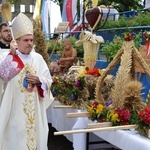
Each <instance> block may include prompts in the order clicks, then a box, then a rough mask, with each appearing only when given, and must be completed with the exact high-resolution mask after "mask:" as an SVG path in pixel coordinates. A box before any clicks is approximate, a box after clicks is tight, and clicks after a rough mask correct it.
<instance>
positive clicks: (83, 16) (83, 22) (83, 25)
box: [82, 0, 86, 30]
mask: <svg viewBox="0 0 150 150" xmlns="http://www.w3.org/2000/svg"><path fill="white" fill-rule="evenodd" d="M85 1H86V0H83V14H82V29H83V30H84V29H85Z"/></svg>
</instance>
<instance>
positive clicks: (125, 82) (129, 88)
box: [55, 37, 150, 136]
mask: <svg viewBox="0 0 150 150" xmlns="http://www.w3.org/2000/svg"><path fill="white" fill-rule="evenodd" d="M126 39H128V40H126ZM135 61H138V62H139V64H140V66H141V67H142V68H143V69H144V72H145V73H146V74H147V75H148V77H150V69H149V67H148V65H147V64H146V63H145V61H144V59H143V58H142V57H141V55H140V53H139V52H138V50H137V49H136V48H135V46H134V42H133V41H132V38H131V37H130V40H129V38H127V37H126V38H125V41H124V43H123V45H122V47H121V49H120V50H119V51H118V54H117V55H116V57H115V58H114V59H113V60H112V62H110V64H109V65H108V67H107V68H106V69H105V70H104V71H103V73H102V74H101V75H100V76H99V77H98V78H97V79H96V87H95V91H94V98H92V99H91V101H90V103H86V104H85V103H84V108H86V109H87V112H89V114H87V116H88V117H89V118H90V119H91V120H93V121H94V120H96V121H97V122H111V123H112V125H113V126H116V127H115V128H114V127H112V128H109V129H108V128H107V127H106V128H103V129H98V130H96V129H93V130H86V131H83V130H82V131H79V130H78V131H70V132H62V134H74V133H80V132H94V131H106V130H107V129H108V130H116V129H129V128H136V129H137V130H138V131H139V132H140V133H141V134H142V135H145V136H146V133H147V130H149V129H150V107H148V106H147V105H146V103H144V102H143V99H142V97H141V90H142V88H143V87H142V83H140V82H139V81H137V79H136V71H135ZM118 62H120V66H119V68H118V72H117V73H116V77H115V79H114V80H113V86H112V87H111V88H110V90H109V98H108V99H107V100H111V103H107V105H106V101H105V97H104V95H103V92H102V91H103V85H104V83H105V79H106V78H107V77H108V74H109V73H110V72H111V71H112V70H113V68H114V67H115V65H117V64H118ZM84 96H85V95H84ZM107 102H108V101H107ZM78 117H80V116H79V115H78ZM122 125H123V126H122ZM60 134H61V133H59V134H55V135H60Z"/></svg>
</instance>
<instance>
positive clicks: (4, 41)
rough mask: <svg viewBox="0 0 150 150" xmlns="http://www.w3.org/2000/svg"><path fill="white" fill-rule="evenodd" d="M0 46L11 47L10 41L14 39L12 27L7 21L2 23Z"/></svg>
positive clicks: (0, 26)
mask: <svg viewBox="0 0 150 150" xmlns="http://www.w3.org/2000/svg"><path fill="white" fill-rule="evenodd" d="M0 37H1V39H0V48H1V49H10V42H11V40H12V37H11V32H10V28H9V26H8V25H7V23H5V22H4V23H1V24H0Z"/></svg>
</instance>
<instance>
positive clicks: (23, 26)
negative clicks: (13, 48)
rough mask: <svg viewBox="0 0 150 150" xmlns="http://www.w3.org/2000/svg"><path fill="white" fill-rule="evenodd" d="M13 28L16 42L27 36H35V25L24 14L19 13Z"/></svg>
mask: <svg viewBox="0 0 150 150" xmlns="http://www.w3.org/2000/svg"><path fill="white" fill-rule="evenodd" d="M11 27H12V32H13V36H14V39H15V40H16V39H18V38H19V37H21V36H24V35H27V34H31V35H33V24H32V22H31V20H30V19H29V18H28V17H27V16H26V15H25V14H23V13H19V14H18V16H17V17H15V18H14V20H13V21H12V26H11Z"/></svg>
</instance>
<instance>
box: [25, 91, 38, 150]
mask: <svg viewBox="0 0 150 150" xmlns="http://www.w3.org/2000/svg"><path fill="white" fill-rule="evenodd" d="M34 99H35V96H34V93H29V94H27V95H26V96H25V102H24V103H23V106H24V109H23V110H24V113H25V114H26V120H25V123H26V125H25V126H26V135H27V139H26V140H27V143H26V144H27V148H28V150H36V149H37V147H36V145H37V144H36V128H35V101H34Z"/></svg>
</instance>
